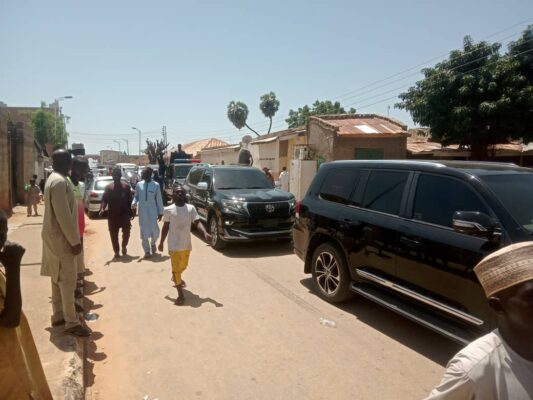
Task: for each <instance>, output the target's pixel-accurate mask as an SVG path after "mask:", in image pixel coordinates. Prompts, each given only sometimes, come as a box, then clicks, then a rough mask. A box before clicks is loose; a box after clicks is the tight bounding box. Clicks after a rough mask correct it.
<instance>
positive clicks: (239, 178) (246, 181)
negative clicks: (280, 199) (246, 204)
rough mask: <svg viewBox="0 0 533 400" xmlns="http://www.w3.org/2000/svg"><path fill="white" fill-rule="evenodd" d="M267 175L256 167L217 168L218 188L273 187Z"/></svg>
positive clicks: (216, 186)
mask: <svg viewBox="0 0 533 400" xmlns="http://www.w3.org/2000/svg"><path fill="white" fill-rule="evenodd" d="M273 187H274V186H273V184H272V182H271V181H270V180H269V179H268V178H267V177H266V175H265V174H264V173H263V172H261V171H259V170H258V169H255V168H243V169H217V170H215V188H216V189H221V190H224V189H272V188H273Z"/></svg>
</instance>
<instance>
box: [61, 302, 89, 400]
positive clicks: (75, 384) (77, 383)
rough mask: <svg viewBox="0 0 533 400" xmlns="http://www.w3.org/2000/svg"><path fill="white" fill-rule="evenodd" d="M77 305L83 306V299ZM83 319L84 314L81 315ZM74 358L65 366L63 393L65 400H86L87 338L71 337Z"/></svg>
mask: <svg viewBox="0 0 533 400" xmlns="http://www.w3.org/2000/svg"><path fill="white" fill-rule="evenodd" d="M76 304H78V305H80V306H83V298H82V299H76ZM81 317H82V318H83V313H81ZM71 340H72V350H73V352H72V357H70V359H69V361H68V365H65V375H64V377H63V381H62V392H63V399H64V400H84V399H85V379H84V376H85V372H84V360H85V342H86V340H87V338H78V337H74V336H71Z"/></svg>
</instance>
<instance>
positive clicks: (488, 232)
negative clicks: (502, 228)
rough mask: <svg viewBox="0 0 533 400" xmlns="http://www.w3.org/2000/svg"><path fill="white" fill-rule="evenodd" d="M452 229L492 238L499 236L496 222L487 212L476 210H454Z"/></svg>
mask: <svg viewBox="0 0 533 400" xmlns="http://www.w3.org/2000/svg"><path fill="white" fill-rule="evenodd" d="M452 225H453V230H454V231H456V232H459V233H464V234H466V235H471V236H481V237H484V238H487V239H493V238H494V237H496V236H499V232H496V228H497V224H496V223H495V222H494V220H493V219H492V218H491V217H489V216H488V215H487V214H484V213H482V212H478V211H456V212H455V213H454V214H453V222H452Z"/></svg>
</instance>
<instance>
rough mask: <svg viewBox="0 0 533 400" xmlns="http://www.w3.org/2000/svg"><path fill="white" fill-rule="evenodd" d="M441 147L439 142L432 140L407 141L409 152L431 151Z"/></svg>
mask: <svg viewBox="0 0 533 400" xmlns="http://www.w3.org/2000/svg"><path fill="white" fill-rule="evenodd" d="M441 148H442V146H441V144H440V143H434V142H407V151H410V152H411V153H417V154H419V153H431V152H433V151H435V150H440V149H441Z"/></svg>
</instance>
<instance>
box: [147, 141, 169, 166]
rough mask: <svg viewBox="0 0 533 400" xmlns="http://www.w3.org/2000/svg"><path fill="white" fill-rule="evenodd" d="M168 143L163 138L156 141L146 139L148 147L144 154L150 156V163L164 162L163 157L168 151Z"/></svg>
mask: <svg viewBox="0 0 533 400" xmlns="http://www.w3.org/2000/svg"><path fill="white" fill-rule="evenodd" d="M167 147H168V144H165V142H164V141H163V140H159V139H156V141H155V142H152V141H151V140H148V139H146V149H145V150H144V154H146V155H147V156H148V159H149V160H150V164H161V163H163V164H164V162H163V157H164V155H165V152H166V151H167Z"/></svg>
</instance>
